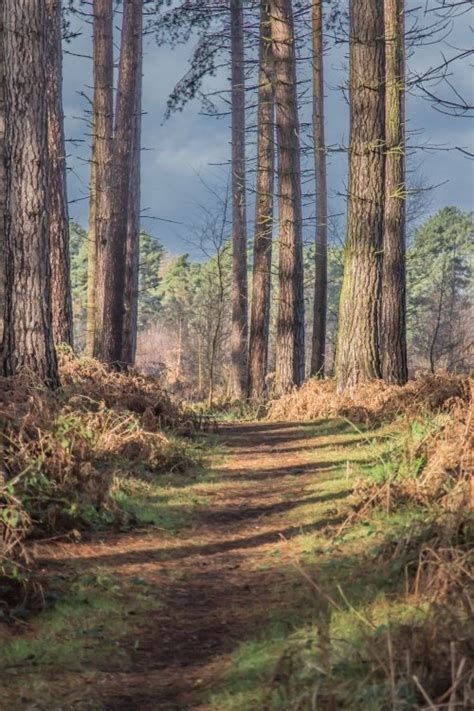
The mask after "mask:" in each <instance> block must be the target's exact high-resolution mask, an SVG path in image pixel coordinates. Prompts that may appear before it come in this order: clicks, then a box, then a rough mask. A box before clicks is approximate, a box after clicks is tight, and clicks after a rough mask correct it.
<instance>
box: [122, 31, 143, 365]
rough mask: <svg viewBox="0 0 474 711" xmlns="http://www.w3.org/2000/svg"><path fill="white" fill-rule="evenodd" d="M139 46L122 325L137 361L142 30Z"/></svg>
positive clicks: (128, 358)
mask: <svg viewBox="0 0 474 711" xmlns="http://www.w3.org/2000/svg"><path fill="white" fill-rule="evenodd" d="M139 40H140V46H139V49H138V64H137V86H136V93H135V106H134V109H133V133H132V159H131V160H132V167H131V170H130V187H129V201H128V215H127V244H126V249H125V291H124V294H125V313H124V324H123V343H122V361H123V362H124V363H126V364H127V365H133V364H134V363H135V355H136V350H137V329H138V292H139V284H138V282H139V262H140V168H141V123H142V71H143V46H142V45H143V39H142V34H141V33H140V37H139Z"/></svg>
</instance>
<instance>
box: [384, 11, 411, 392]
mask: <svg viewBox="0 0 474 711" xmlns="http://www.w3.org/2000/svg"><path fill="white" fill-rule="evenodd" d="M404 5H405V3H404V0H385V137H386V164H385V216H384V235H383V259H382V265H383V269H382V329H381V355H382V375H383V378H384V380H385V381H386V382H387V383H396V384H398V385H403V384H404V383H406V381H407V379H408V366H407V343H406V260H405V241H406V228H405V224H406V222H405V205H406V186H405V131H404V121H405V36H404V35H405V23H404V12H405V7H404Z"/></svg>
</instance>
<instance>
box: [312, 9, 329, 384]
mask: <svg viewBox="0 0 474 711" xmlns="http://www.w3.org/2000/svg"><path fill="white" fill-rule="evenodd" d="M311 36H312V45H313V134H314V172H315V178H316V249H315V272H314V304H313V337H312V344H311V371H310V372H311V375H318V376H319V377H322V376H323V375H324V367H325V354H326V311H327V288H328V282H327V279H328V277H327V262H328V256H327V249H328V247H327V244H328V226H327V220H328V215H327V180H326V145H325V140H324V43H323V0H314V2H313V7H312V33H311Z"/></svg>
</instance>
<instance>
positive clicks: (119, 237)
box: [100, 0, 143, 365]
mask: <svg viewBox="0 0 474 711" xmlns="http://www.w3.org/2000/svg"><path fill="white" fill-rule="evenodd" d="M142 20H143V0H129V2H128V3H127V4H126V5H125V6H124V11H123V27H122V44H121V49H120V67H119V80H118V89H117V109H116V129H115V137H114V149H113V175H112V213H111V220H110V231H109V239H108V240H107V243H106V248H105V260H104V271H105V294H106V298H105V300H104V304H103V317H102V319H103V320H102V333H101V339H100V353H101V358H102V360H104V361H105V362H106V363H109V364H111V365H112V364H114V365H120V364H121V363H122V342H123V325H124V310H125V308H124V307H125V304H124V290H125V255H126V245H127V216H128V193H129V186H130V175H131V172H132V162H133V161H132V155H133V150H132V149H133V134H134V131H133V128H134V123H135V121H134V112H135V107H136V94H137V77H138V64H139V61H138V57H139V49H140V46H141V33H142Z"/></svg>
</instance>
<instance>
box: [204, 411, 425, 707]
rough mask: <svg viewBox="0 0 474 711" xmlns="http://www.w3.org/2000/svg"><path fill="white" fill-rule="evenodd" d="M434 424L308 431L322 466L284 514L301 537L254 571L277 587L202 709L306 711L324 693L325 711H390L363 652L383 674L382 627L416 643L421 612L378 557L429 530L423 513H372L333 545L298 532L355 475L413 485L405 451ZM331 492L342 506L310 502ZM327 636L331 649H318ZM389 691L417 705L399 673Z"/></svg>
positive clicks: (391, 565)
mask: <svg viewBox="0 0 474 711" xmlns="http://www.w3.org/2000/svg"><path fill="white" fill-rule="evenodd" d="M436 426H437V425H436V424H433V423H430V422H427V423H423V422H415V423H411V425H409V426H408V428H407V426H406V425H405V426H404V427H403V428H401V429H400V427H399V425H398V423H395V424H392V425H390V426H389V427H384V428H379V429H376V430H364V431H363V430H362V429H361V428H358V427H357V428H354V427H353V426H352V425H351V424H350V423H348V422H343V421H342V422H341V420H334V421H331V422H329V423H318V424H316V425H315V426H313V427H312V428H311V429H308V432H311V436H314V435H315V434H317V436H318V445H317V447H316V448H315V449H314V451H313V452H309V453H308V457H309V460H310V461H311V460H313V461H314V462H315V463H316V462H317V463H318V466H321V465H322V466H325V465H327V467H328V468H329V467H332V468H331V470H330V471H326V472H323V473H321V474H319V475H317V476H315V481H314V485H313V486H311V487H310V488H309V489H306V490H305V493H304V497H305V498H307V499H308V503H304V502H303V503H302V504H300V505H298V506H295V507H294V508H293V509H291V510H290V511H289V512H288V514H287V516H288V519H289V520H290V521H292V522H293V523H298V524H299V525H300V526H301V532H300V534H299V535H297V536H295V537H294V538H292V539H291V541H288V542H287V543H285V544H282V547H281V550H273V551H271V552H270V553H269V554H268V555H267V556H266V562H265V564H264V567H265V569H266V570H268V571H271V572H272V573H274V574H275V575H274V576H273V578H276V579H278V580H280V582H279V583H274V584H273V586H272V589H270V590H268V599H267V600H266V602H267V608H268V611H267V613H266V617H265V620H266V621H265V624H264V625H262V624H260V625H259V631H258V633H257V634H255V635H254V636H252V635H250V636H249V637H248V638H247V639H245V640H243V641H242V642H241V644H239V645H238V646H237V648H236V650H235V651H234V653H233V654H232V655H231V657H230V658H229V659H228V667H227V672H226V673H225V675H224V677H223V678H222V679H221V680H220V682H219V688H218V689H214V690H213V692H212V693H211V694H210V696H209V699H208V701H209V705H210V708H212V709H215V711H220V709H229V710H230V709H239V710H241V711H245V710H246V709H248V711H253V710H254V709H257V708H263V707H265V708H267V709H275V710H279V709H281V710H283V709H285V710H286V709H292V708H298V709H308V710H309V709H311V708H313V707H314V706H313V703H314V698H317V699H319V701H318V705H317V708H326V707H329V706H330V703H332V701H331V700H330V696H328V694H329V695H331V694H334V695H335V697H334V698H336V708H347V709H354V711H356V710H359V711H380V709H382V708H391V705H390V704H391V694H392V693H393V690H392V688H391V685H390V678H389V675H388V674H387V673H386V670H385V669H381V668H377V665H378V664H379V662H378V661H377V659H376V658H374V654H375V655H377V654H378V655H379V659H382V662H380V665H381V666H383V665H384V664H385V667H387V666H388V664H389V663H388V661H387V653H388V652H387V639H388V637H387V635H388V632H387V630H391V632H390V634H392V635H393V636H394V637H396V636H397V635H400V636H402V637H403V635H404V634H406V633H405V631H404V630H405V628H406V627H408V628H413V629H419V630H420V634H422V633H423V634H424V632H423V630H424V627H423V625H425V624H428V623H429V617H428V610H429V608H428V606H427V605H425V604H423V603H421V602H418V603H416V604H413V603H412V602H410V601H409V600H408V599H407V598H406V597H405V585H406V572H405V570H404V565H403V561H400V560H390V559H386V558H384V557H383V556H381V555H380V554H381V551H382V550H383V547H384V545H386V543H387V542H388V541H398V540H400V538H401V537H402V536H403V535H404V534H407V532H408V531H410V530H411V529H412V528H413V527H414V526H415V525H416V524H418V525H421V526H423V525H429V521H430V520H431V517H432V513H431V512H430V511H429V510H428V511H424V512H423V511H420V510H419V509H417V508H414V507H409V506H403V507H400V508H398V509H396V510H395V511H393V512H391V513H385V512H383V511H381V510H375V511H373V512H372V513H371V515H370V516H368V517H366V518H365V519H364V520H360V521H358V522H356V523H354V524H353V525H351V526H349V527H348V528H346V529H344V530H343V531H342V532H341V534H340V535H339V536H334V535H332V536H328V535H327V534H323V533H319V532H318V531H314V532H312V531H310V530H308V528H307V527H308V526H309V525H310V524H311V523H312V522H315V521H317V520H318V519H321V518H324V517H325V516H327V515H328V513H332V514H333V515H334V514H337V512H341V511H343V510H344V508H345V507H346V501H345V498H343V497H344V495H346V494H349V493H350V492H351V490H352V485H353V481H354V478H355V477H361V478H366V479H371V480H373V481H378V482H384V481H386V480H387V479H388V478H391V479H393V478H395V477H397V476H416V475H417V473H418V471H419V466H420V464H419V462H418V460H417V458H416V454H412V453H416V450H417V446H418V444H419V443H420V442H421V441H422V440H423V438H424V437H425V436H426V434H427V432H429V431H433V428H434V427H436ZM330 493H333V494H336V495H337V494H340V495H341V498H339V499H332V500H331V499H330V498H327V499H325V500H321V501H318V500H317V499H318V495H320V496H321V495H327V494H330ZM312 498H313V499H314V501H311V499H312ZM262 567H263V566H262ZM300 571H302V572H300ZM304 574H307V575H308V576H309V577H310V578H311V579H312V580H313V581H314V583H315V585H314V586H311V584H309V583H308V581H307V580H306V579H305V578H304ZM275 600H277V601H279V602H278V603H277V604H275V602H274V601H275ZM282 601H284V604H282ZM329 601H330V602H329ZM272 603H273V605H272ZM326 637H327V638H328V639H330V640H331V641H330V643H329V642H328V643H327V645H326V646H325V645H324V644H323V641H324V639H326ZM322 640H323V641H322ZM380 665H379V666H380ZM397 673H398V672H397ZM396 683H397V687H396V690H395V693H396V695H397V699H399V700H400V704H401V706H400V708H406V709H409V708H417V707H418V706H417V705H416V704H417V698H418V692H417V690H416V688H415V687H414V685H413V682H412V680H411V679H404V678H403V675H400V677H398V676H397V682H396ZM325 704H327V706H326V705H325Z"/></svg>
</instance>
